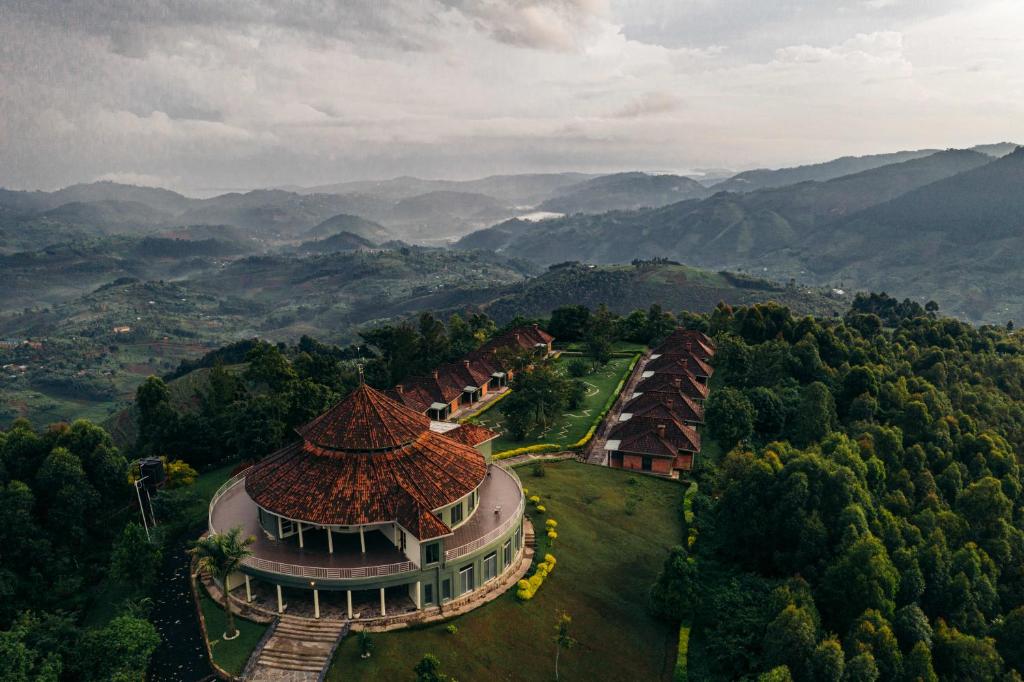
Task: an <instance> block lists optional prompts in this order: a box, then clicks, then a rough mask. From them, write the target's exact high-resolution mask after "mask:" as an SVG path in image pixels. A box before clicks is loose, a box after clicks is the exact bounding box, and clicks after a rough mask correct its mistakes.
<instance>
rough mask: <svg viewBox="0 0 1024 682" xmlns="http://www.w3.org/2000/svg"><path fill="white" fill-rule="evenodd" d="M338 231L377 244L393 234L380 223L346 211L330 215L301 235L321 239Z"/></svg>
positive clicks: (391, 237) (392, 236) (388, 238)
mask: <svg viewBox="0 0 1024 682" xmlns="http://www.w3.org/2000/svg"><path fill="white" fill-rule="evenodd" d="M339 232H348V233H349V234H354V235H357V236H359V237H362V238H363V239H368V240H370V241H371V242H375V243H377V244H380V243H383V242H386V241H388V240H390V239H394V235H393V234H392V233H391V232H390V231H389V230H388V229H387V228H386V227H384V226H383V225H381V224H380V223H377V222H374V221H372V220H367V219H366V218H361V217H359V216H357V215H349V214H348V213H339V214H338V215H336V216H331V217H330V218H328V219H327V220H325V221H323V222H322V223H319V224H318V225H315V226H314V227H312V228H311V229H310V230H308V231H307V232H306V233H304V234H303V235H302V236H303V237H305V238H307V239H323V238H324V237H329V236H331V235H333V234H337V233H339Z"/></svg>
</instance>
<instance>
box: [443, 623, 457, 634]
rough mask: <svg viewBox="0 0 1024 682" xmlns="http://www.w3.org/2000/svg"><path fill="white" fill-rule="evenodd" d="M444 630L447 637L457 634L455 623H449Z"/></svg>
mask: <svg viewBox="0 0 1024 682" xmlns="http://www.w3.org/2000/svg"><path fill="white" fill-rule="evenodd" d="M445 630H446V631H447V632H448V634H449V635H456V634H458V632H459V627H458V626H457V625H456V624H455V623H449V624H448V627H446V628H445Z"/></svg>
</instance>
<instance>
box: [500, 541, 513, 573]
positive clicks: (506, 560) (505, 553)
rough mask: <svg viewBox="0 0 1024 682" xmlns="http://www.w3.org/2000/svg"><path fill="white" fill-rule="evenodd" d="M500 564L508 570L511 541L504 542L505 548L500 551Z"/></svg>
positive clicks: (510, 558) (510, 557) (510, 559)
mask: <svg viewBox="0 0 1024 682" xmlns="http://www.w3.org/2000/svg"><path fill="white" fill-rule="evenodd" d="M501 554H502V563H504V565H505V567H506V568H508V567H509V566H510V565H511V564H512V541H511V540H506V541H505V546H504V547H502V549H501Z"/></svg>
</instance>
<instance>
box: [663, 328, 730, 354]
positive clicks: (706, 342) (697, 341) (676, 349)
mask: <svg viewBox="0 0 1024 682" xmlns="http://www.w3.org/2000/svg"><path fill="white" fill-rule="evenodd" d="M684 351H689V352H691V353H693V354H694V355H697V356H698V357H700V359H701V360H710V359H711V358H713V357H714V356H715V342H714V341H713V340H711V338H710V337H708V335H707V334H704V333H703V332H698V331H693V330H691V329H682V328H680V329H676V330H675V331H674V332H672V333H671V334H669V335H668V337H667V338H666V339H665V340H664V341H662V342H661V343H660V344H659V345H658V346H656V347H655V348H654V350H653V352H654V353H662V354H665V353H681V352H684Z"/></svg>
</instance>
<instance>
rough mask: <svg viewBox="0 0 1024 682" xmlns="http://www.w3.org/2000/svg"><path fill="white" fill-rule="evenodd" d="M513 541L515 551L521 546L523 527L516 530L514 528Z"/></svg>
mask: <svg viewBox="0 0 1024 682" xmlns="http://www.w3.org/2000/svg"><path fill="white" fill-rule="evenodd" d="M513 539H514V540H515V542H516V549H519V548H520V547H522V546H523V527H522V526H519V527H518V528H516V534H515V536H514V538H513Z"/></svg>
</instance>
